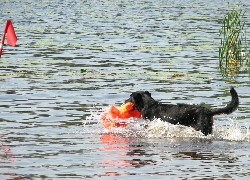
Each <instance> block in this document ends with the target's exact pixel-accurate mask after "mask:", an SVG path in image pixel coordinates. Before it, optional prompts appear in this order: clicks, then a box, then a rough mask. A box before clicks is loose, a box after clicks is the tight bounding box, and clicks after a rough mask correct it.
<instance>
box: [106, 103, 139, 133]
mask: <svg viewBox="0 0 250 180" xmlns="http://www.w3.org/2000/svg"><path fill="white" fill-rule="evenodd" d="M132 117H135V118H140V117H141V113H140V112H139V111H138V110H136V109H135V108H134V104H133V103H131V102H127V103H125V104H123V105H121V107H119V108H116V107H115V106H113V105H111V106H110V108H109V111H108V112H106V113H103V114H102V115H101V123H102V124H103V126H104V127H105V128H107V129H111V128H113V127H126V126H127V122H126V120H127V119H128V118H132Z"/></svg>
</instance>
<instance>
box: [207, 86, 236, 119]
mask: <svg viewBox="0 0 250 180" xmlns="http://www.w3.org/2000/svg"><path fill="white" fill-rule="evenodd" d="M230 93H231V96H232V100H231V102H230V103H229V104H228V105H227V106H226V107H224V108H214V109H211V113H212V115H216V114H230V113H232V112H233V111H235V110H236V109H237V107H238V105H239V97H238V94H237V92H236V91H235V89H234V88H233V87H232V88H231V90H230Z"/></svg>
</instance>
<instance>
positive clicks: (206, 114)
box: [125, 88, 239, 135]
mask: <svg viewBox="0 0 250 180" xmlns="http://www.w3.org/2000/svg"><path fill="white" fill-rule="evenodd" d="M230 93H231V96H232V100H231V102H230V103H229V104H228V105H227V106H226V107H224V108H214V109H209V108H206V107H203V106H199V105H189V104H176V105H173V104H161V103H160V102H158V101H156V100H154V99H153V98H152V97H151V94H150V93H149V92H148V91H137V92H134V93H132V94H131V95H130V98H129V99H128V100H126V101H125V102H132V103H133V104H134V106H135V109H137V110H138V111H140V112H141V114H142V117H143V118H144V119H149V120H153V119H155V118H160V119H161V120H163V121H166V122H169V123H172V124H181V125H185V126H191V127H193V128H194V129H195V130H197V131H201V132H202V133H203V134H205V135H208V134H211V133H212V126H213V116H214V115H216V114H230V113H232V112H233V111H234V110H236V109H237V107H238V105H239V98H238V94H237V92H236V91H235V89H234V88H231V90H230Z"/></svg>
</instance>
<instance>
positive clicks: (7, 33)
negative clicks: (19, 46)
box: [0, 20, 17, 57]
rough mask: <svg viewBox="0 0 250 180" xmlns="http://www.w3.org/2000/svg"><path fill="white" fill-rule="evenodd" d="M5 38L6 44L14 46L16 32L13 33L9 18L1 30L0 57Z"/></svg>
mask: <svg viewBox="0 0 250 180" xmlns="http://www.w3.org/2000/svg"><path fill="white" fill-rule="evenodd" d="M5 38H7V44H8V45H10V46H16V42H17V37H16V33H15V30H14V27H13V25H12V22H11V20H7V21H6V24H5V27H4V31H3V35H2V39H1V44H0V57H1V55H2V51H3V45H4V40H5Z"/></svg>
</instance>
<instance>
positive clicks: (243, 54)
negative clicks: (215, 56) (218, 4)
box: [219, 4, 250, 76]
mask: <svg viewBox="0 0 250 180" xmlns="http://www.w3.org/2000/svg"><path fill="white" fill-rule="evenodd" d="M244 14H245V11H243V10H242V9H241V4H238V5H237V6H235V7H232V8H231V6H230V4H228V13H227V15H225V16H224V19H223V21H222V22H223V23H222V27H221V29H220V36H222V38H221V46H220V47H219V67H220V71H221V72H222V74H223V75H226V76H228V75H230V76H237V75H238V74H239V73H240V71H241V69H242V68H244V69H246V68H249V65H250V61H249V59H250V58H249V55H250V52H249V50H248V48H247V39H246V30H244V26H245V22H244Z"/></svg>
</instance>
